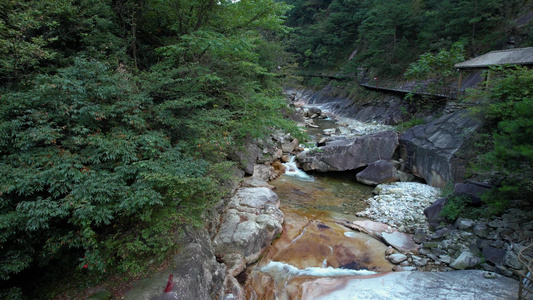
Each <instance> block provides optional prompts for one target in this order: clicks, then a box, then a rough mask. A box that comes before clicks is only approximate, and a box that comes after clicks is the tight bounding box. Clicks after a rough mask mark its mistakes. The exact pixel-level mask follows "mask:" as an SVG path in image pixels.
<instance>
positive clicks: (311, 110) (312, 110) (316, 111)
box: [308, 107, 322, 116]
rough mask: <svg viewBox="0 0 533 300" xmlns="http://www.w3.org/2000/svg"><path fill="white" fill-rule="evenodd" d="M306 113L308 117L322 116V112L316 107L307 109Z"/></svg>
mask: <svg viewBox="0 0 533 300" xmlns="http://www.w3.org/2000/svg"><path fill="white" fill-rule="evenodd" d="M308 111H309V113H308V115H309V116H312V115H321V114H322V110H321V109H320V108H318V107H309V110H308Z"/></svg>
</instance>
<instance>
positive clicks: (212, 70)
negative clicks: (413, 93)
mask: <svg viewBox="0 0 533 300" xmlns="http://www.w3.org/2000/svg"><path fill="white" fill-rule="evenodd" d="M530 7H531V3H530V1H525V0H507V1H503V0H475V1H464V0H446V1H433V0H412V1H400V0H387V1H386V0H325V1H321V0H287V1H275V0H241V1H231V0H99V1H96V0H46V1H41V0H24V1H14V0H0V8H1V9H0V66H1V68H0V136H1V137H0V208H1V211H0V278H1V280H2V284H1V285H0V296H2V297H6V298H13V299H17V298H24V296H28V297H36V296H35V294H32V293H39V295H40V296H39V297H44V298H48V297H52V296H53V295H54V294H55V293H58V292H60V289H61V287H57V286H56V287H55V288H56V289H53V288H50V285H48V287H47V286H45V287H44V288H43V287H41V284H42V283H43V282H44V283H51V282H65V280H64V279H65V277H66V276H68V277H69V278H71V280H73V281H76V280H80V279H81V280H88V279H87V278H90V280H88V281H87V282H97V281H98V280H103V279H105V278H106V276H110V275H117V274H118V275H119V276H120V275H121V274H128V276H136V275H139V274H143V272H146V268H147V261H148V260H150V259H152V258H156V259H157V260H158V262H160V261H161V260H162V259H164V258H165V257H166V255H167V254H168V253H172V252H174V251H176V250H177V249H178V247H179V245H175V244H174V243H173V239H172V234H171V233H173V232H174V231H175V230H176V228H178V227H179V224H182V223H194V224H201V219H202V213H203V212H204V211H205V210H206V209H208V208H209V207H211V206H212V205H213V204H214V203H216V202H217V201H218V200H219V199H221V198H222V197H223V196H224V193H225V191H224V190H222V189H221V188H220V187H221V186H222V183H221V182H223V181H224V180H225V179H226V177H227V176H229V172H228V171H227V170H228V168H230V166H231V165H235V164H237V165H238V163H239V162H231V161H230V160H229V159H228V157H229V156H230V154H231V153H232V152H234V151H236V150H238V149H240V147H241V146H242V144H243V141H244V140H247V139H254V138H259V137H263V136H266V135H268V134H269V133H270V132H271V131H272V130H273V129H281V130H283V131H285V132H290V133H292V134H294V135H295V136H300V133H299V132H298V129H297V127H296V126H295V124H293V123H292V122H291V121H288V120H285V119H284V118H283V113H282V112H283V111H285V109H286V100H285V97H284V95H283V94H282V82H283V81H285V82H287V80H284V78H285V79H286V78H290V79H294V78H299V77H298V76H292V75H300V74H304V73H306V72H307V73H310V72H322V71H331V72H339V71H342V72H344V73H355V72H357V70H359V69H361V68H364V69H369V70H372V72H374V73H379V74H383V75H385V76H401V75H403V73H404V72H405V70H406V69H407V68H408V67H409V65H410V64H412V63H413V62H416V61H417V60H418V58H419V56H420V55H422V54H423V53H432V52H438V51H441V50H443V49H451V48H452V45H454V44H456V43H460V44H461V45H462V48H461V49H464V50H465V53H464V55H465V56H466V57H470V56H475V55H479V54H483V53H485V52H487V51H489V50H493V49H502V48H504V47H506V46H507V44H509V43H516V44H517V45H520V46H522V47H524V46H532V45H533V27H532V26H529V27H528V26H519V25H524V24H520V22H516V20H518V19H519V18H520V17H521V16H522V15H523V14H524V13H525V12H526V11H527V9H524V8H530ZM526 25H527V24H526ZM511 38H512V39H511ZM521 72H522V73H520V74H515V73H513V75H512V76H519V77H520V78H521V79H522V80H523V83H524V85H522V86H521V88H517V89H515V90H513V91H511V92H509V93H508V92H507V91H503V90H504V89H505V87H506V86H507V85H506V84H508V83H509V81H508V82H507V83H506V82H502V84H501V85H497V88H499V91H500V92H501V93H503V94H505V97H503V98H504V99H505V101H502V102H501V106H500V107H498V106H494V107H493V108H494V111H493V113H492V115H491V117H492V118H493V119H492V120H493V123H494V124H498V122H500V121H506V122H508V123H506V124H507V125H502V128H501V132H500V133H499V134H498V135H496V136H495V140H496V150H497V151H500V152H494V153H493V154H491V155H493V156H492V157H490V156H488V157H487V158H486V159H488V160H490V159H494V157H495V156H498V155H503V156H505V157H511V156H512V155H515V156H512V157H514V158H516V157H518V158H519V159H522V158H523V157H527V159H529V163H530V164H529V165H528V166H526V170H525V172H526V174H529V173H527V172H531V170H530V169H531V168H530V166H531V162H532V161H531V156H532V155H531V153H529V152H531V150H527V151H529V152H527V153H525V154H524V152H525V151H526V150H525V149H526V148H527V147H528V145H530V143H531V140H529V139H530V135H531V134H530V133H528V134H529V135H527V136H526V138H525V139H524V137H516V136H514V135H512V134H506V132H507V133H509V132H511V133H513V132H521V133H523V130H524V128H525V129H527V130H531V126H530V125H528V124H530V122H531V116H530V114H531V111H533V110H531V109H530V108H531V102H532V101H531V96H529V91H530V89H529V88H530V87H532V86H533V85H532V84H533V76H532V75H531V72H529V71H527V70H523V71H521ZM487 97H489V96H487ZM489 98H490V97H489ZM501 99H502V97H500V98H498V99H497V101H500V100H501ZM524 99H527V101H522V100H524ZM518 102H520V103H518ZM522 102H523V103H522ZM516 103H518V104H516ZM515 105H516V107H515ZM502 107H503V108H505V111H504V113H503V114H502V113H501V108H502ZM510 120H511V121H510ZM509 122H511V123H512V122H515V123H513V124H509ZM516 122H519V124H518V123H516ZM495 126H497V125H495ZM498 139H500V140H501V143H503V144H505V143H509V142H511V140H510V139H517V141H519V143H521V144H520V145H521V146H520V147H518V146H517V147H518V148H517V149H515V152H514V153H508V151H511V150H512V149H509V148H508V147H503V148H502V149H500V150H498V147H497V146H498V144H497V141H498ZM528 143H529V144H528ZM524 147H526V148H524ZM502 151H507V152H505V153H503V152H502ZM516 155H517V156H516ZM524 155H525V156H524ZM513 161H514V160H508V163H509V165H508V166H502V170H505V171H509V170H512V169H515V168H516V166H515V165H513V163H512V162H513ZM522 179H523V181H530V179H527V178H522ZM525 184H528V186H529V187H530V188H531V183H530V182H526V183H525ZM532 190H533V189H532ZM67 282H68V280H67ZM36 290H37V291H38V292H36Z"/></svg>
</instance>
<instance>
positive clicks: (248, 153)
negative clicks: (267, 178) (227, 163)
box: [230, 141, 261, 175]
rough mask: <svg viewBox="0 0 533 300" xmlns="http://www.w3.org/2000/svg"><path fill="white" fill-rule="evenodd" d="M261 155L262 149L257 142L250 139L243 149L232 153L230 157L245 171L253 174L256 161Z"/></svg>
mask: <svg viewBox="0 0 533 300" xmlns="http://www.w3.org/2000/svg"><path fill="white" fill-rule="evenodd" d="M260 155H261V149H259V147H258V146H257V145H256V144H254V143H252V142H250V141H248V142H247V143H246V144H245V145H244V146H243V147H242V148H241V149H239V150H237V151H235V152H234V153H232V154H231V155H230V158H231V160H233V161H236V162H238V163H239V164H240V165H241V167H242V170H243V171H244V173H246V174H247V175H253V174H254V166H255V163H256V161H257V159H258V158H259V156H260Z"/></svg>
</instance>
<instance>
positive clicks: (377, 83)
mask: <svg viewBox="0 0 533 300" xmlns="http://www.w3.org/2000/svg"><path fill="white" fill-rule="evenodd" d="M374 80H375V81H376V89H377V88H378V85H379V79H378V78H377V77H374Z"/></svg>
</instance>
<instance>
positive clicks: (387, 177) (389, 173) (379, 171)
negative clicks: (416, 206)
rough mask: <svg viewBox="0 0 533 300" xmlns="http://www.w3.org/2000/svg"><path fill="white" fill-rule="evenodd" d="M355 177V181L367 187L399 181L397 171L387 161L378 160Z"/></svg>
mask: <svg viewBox="0 0 533 300" xmlns="http://www.w3.org/2000/svg"><path fill="white" fill-rule="evenodd" d="M356 177H357V181H359V182H361V183H364V184H368V185H378V184H381V183H390V182H394V181H398V179H399V175H398V170H396V167H394V165H393V164H392V163H391V162H389V161H387V160H378V161H375V162H373V163H371V164H369V165H368V167H366V168H365V169H364V170H363V171H361V172H359V173H357V175H356Z"/></svg>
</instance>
